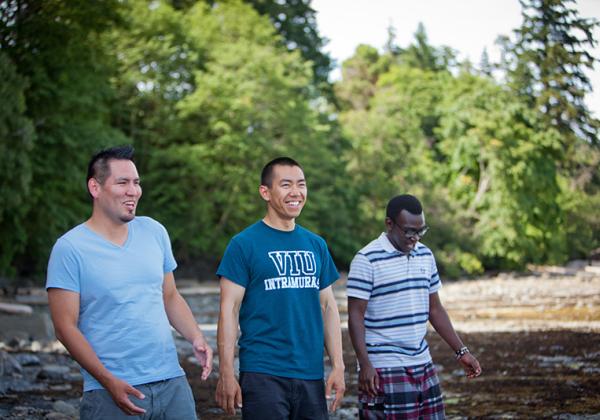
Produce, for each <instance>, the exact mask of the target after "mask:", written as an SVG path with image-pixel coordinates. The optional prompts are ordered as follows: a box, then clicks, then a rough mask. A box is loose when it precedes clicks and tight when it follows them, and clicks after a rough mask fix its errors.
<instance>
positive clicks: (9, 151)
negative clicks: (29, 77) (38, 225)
mask: <svg viewBox="0 0 600 420" xmlns="http://www.w3.org/2000/svg"><path fill="white" fill-rule="evenodd" d="M0 75H2V77H1V78H0V97H1V98H3V100H2V101H1V102H0V156H2V159H0V197H2V200H1V202H0V237H1V238H2V241H0V275H15V268H14V265H13V258H14V257H15V255H16V254H18V253H19V252H21V251H22V250H23V249H24V247H25V244H26V243H27V233H26V232H25V229H24V227H23V222H24V219H25V216H26V214H27V210H28V202H27V197H28V196H29V194H30V192H31V160H30V157H29V153H30V152H31V149H32V147H33V141H34V139H35V136H34V131H33V124H32V123H31V120H30V119H29V118H27V117H26V116H25V95H24V91H25V89H26V88H27V82H26V81H25V79H24V78H23V77H21V76H19V75H18V74H17V69H16V68H15V66H14V64H13V63H12V62H11V60H10V58H9V57H8V56H7V55H6V54H5V53H4V52H3V51H2V50H0Z"/></svg>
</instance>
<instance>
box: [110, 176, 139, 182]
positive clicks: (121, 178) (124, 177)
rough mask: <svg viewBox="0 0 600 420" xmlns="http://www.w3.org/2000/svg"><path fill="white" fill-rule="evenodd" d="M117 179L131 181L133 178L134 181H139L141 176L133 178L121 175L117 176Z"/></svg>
mask: <svg viewBox="0 0 600 420" xmlns="http://www.w3.org/2000/svg"><path fill="white" fill-rule="evenodd" d="M115 180H116V181H130V180H133V181H138V182H139V180H140V177H139V176H138V177H136V178H133V179H132V178H128V177H126V176H121V177H119V178H115Z"/></svg>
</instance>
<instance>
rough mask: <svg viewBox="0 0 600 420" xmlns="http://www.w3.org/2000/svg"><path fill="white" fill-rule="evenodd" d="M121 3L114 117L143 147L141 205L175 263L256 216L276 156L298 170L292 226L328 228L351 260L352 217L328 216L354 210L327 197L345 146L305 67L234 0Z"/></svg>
mask: <svg viewBox="0 0 600 420" xmlns="http://www.w3.org/2000/svg"><path fill="white" fill-rule="evenodd" d="M130 6H131V8H132V9H131V11H129V12H127V14H126V19H127V29H126V30H118V31H116V32H115V33H114V34H112V35H111V37H110V40H109V41H108V42H109V43H110V44H111V45H114V46H116V48H115V51H114V54H115V60H116V62H117V63H118V66H119V68H120V69H121V70H120V72H119V73H120V74H121V75H123V77H121V78H119V79H117V80H116V81H115V83H116V86H117V88H118V92H119V103H120V105H119V106H118V107H117V108H119V109H124V110H126V109H130V111H129V112H130V114H131V115H130V116H129V117H127V118H124V119H120V118H118V116H115V119H116V121H118V124H119V126H122V127H123V129H124V131H125V132H127V133H128V134H129V135H130V136H131V137H132V138H133V139H134V141H135V144H136V147H137V148H138V150H140V149H143V150H144V154H143V156H142V158H143V160H144V166H143V167H144V170H143V172H142V174H143V175H142V176H143V181H144V182H143V184H144V189H145V197H146V198H145V199H144V200H143V202H142V207H141V209H140V210H141V211H142V212H146V213H147V214H151V215H152V216H154V217H157V218H158V219H159V220H161V221H162V222H163V223H165V225H166V226H167V227H168V229H169V233H170V235H171V239H172V240H173V242H174V249H175V252H176V256H177V257H178V260H179V261H180V262H182V263H184V264H192V263H194V262H196V261H208V262H210V261H214V260H215V259H217V258H218V257H219V256H220V255H221V253H222V251H223V249H224V248H225V246H226V244H227V242H228V241H229V239H230V238H231V236H232V235H234V234H235V233H237V232H239V231H240V230H241V229H243V228H244V227H245V226H247V225H248V224H249V223H252V222H254V221H255V220H256V219H257V218H259V217H260V216H261V215H262V213H263V211H264V207H263V204H262V202H261V200H260V198H259V197H258V195H257V186H258V182H259V174H260V170H261V169H262V166H263V165H264V164H265V163H266V162H267V161H268V160H270V159H271V158H273V157H276V156H278V155H291V156H293V157H294V158H296V159H298V160H299V161H300V162H301V163H302V165H303V166H304V168H305V170H306V173H307V177H308V182H309V188H310V197H311V198H310V202H311V203H312V204H311V205H310V206H308V207H307V209H306V211H305V212H304V213H303V215H302V219H301V220H300V223H302V224H303V225H306V226H308V227H311V228H312V229H314V230H315V231H317V232H322V233H323V232H326V233H327V234H328V235H331V238H333V239H334V241H332V242H330V243H332V244H335V245H338V244H340V246H336V247H335V248H334V250H335V253H336V254H337V255H343V256H344V257H343V258H346V259H347V258H349V256H348V255H347V254H348V248H350V246H349V245H347V244H348V238H349V237H350V236H351V235H350V234H349V228H348V227H347V226H348V225H349V223H350V222H351V221H352V220H353V219H352V217H342V218H341V220H338V219H337V218H336V217H339V216H343V215H344V214H346V213H347V212H348V210H346V209H351V206H350V205H348V206H344V207H343V208H342V209H341V210H340V209H338V208H337V207H336V206H335V204H334V203H332V202H331V200H330V194H331V195H337V196H339V195H340V194H337V193H338V192H339V191H340V190H341V189H342V188H344V187H345V185H344V184H343V181H339V180H336V179H335V177H336V175H337V173H339V172H341V171H340V168H341V169H343V167H344V166H343V164H341V163H340V158H339V156H341V155H342V153H340V152H339V148H341V147H344V146H343V144H342V142H341V141H340V140H339V138H338V136H337V135H336V132H335V127H334V125H333V124H332V123H331V122H330V121H329V119H328V117H327V115H324V113H323V106H324V105H323V103H320V102H319V101H315V100H314V98H313V96H312V95H311V92H310V89H309V86H310V85H311V83H312V71H311V66H310V63H307V62H305V61H304V60H303V59H302V57H301V55H300V54H299V52H297V51H292V52H290V51H288V50H287V48H285V46H284V45H282V43H281V38H280V37H279V35H277V33H276V31H275V29H274V28H273V26H272V24H271V23H270V22H269V20H268V19H267V18H266V17H264V16H261V15H259V14H258V13H257V12H256V11H255V10H254V9H253V8H252V7H250V6H249V5H247V4H244V3H242V2H235V1H233V2H226V3H218V4H215V5H213V6H212V7H209V6H207V5H206V4H203V3H197V4H195V5H194V6H193V7H191V8H184V9H180V10H176V9H173V8H172V7H171V6H169V5H168V4H166V3H157V4H155V5H154V6H153V7H149V5H148V4H147V3H146V2H145V1H140V2H132V3H131V4H130ZM125 115H127V114H125ZM342 178H343V177H342ZM339 202H344V200H343V199H340V200H339ZM344 229H347V231H346V232H345V233H342V231H343V230H344ZM336 237H337V239H336ZM332 246H333V245H332ZM353 250H354V249H352V251H353Z"/></svg>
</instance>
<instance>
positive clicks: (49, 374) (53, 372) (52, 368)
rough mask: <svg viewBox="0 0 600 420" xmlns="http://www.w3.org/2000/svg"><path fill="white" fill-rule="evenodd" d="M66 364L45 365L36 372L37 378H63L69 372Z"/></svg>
mask: <svg viewBox="0 0 600 420" xmlns="http://www.w3.org/2000/svg"><path fill="white" fill-rule="evenodd" d="M69 371H70V369H69V368H68V367H67V366H59V365H46V366H44V367H42V370H41V371H40V373H39V374H38V378H39V379H64V378H65V377H66V376H67V375H68V374H69Z"/></svg>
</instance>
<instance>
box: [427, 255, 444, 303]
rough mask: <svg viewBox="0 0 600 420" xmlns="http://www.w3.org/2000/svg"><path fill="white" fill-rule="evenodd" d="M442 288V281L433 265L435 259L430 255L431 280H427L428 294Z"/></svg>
mask: <svg viewBox="0 0 600 420" xmlns="http://www.w3.org/2000/svg"><path fill="white" fill-rule="evenodd" d="M441 288H442V281H441V279H440V274H439V272H438V269H437V265H436V263H435V257H434V256H433V253H432V254H431V278H430V279H429V293H430V294H431V293H435V292H437V291H438V290H440V289H441Z"/></svg>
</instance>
